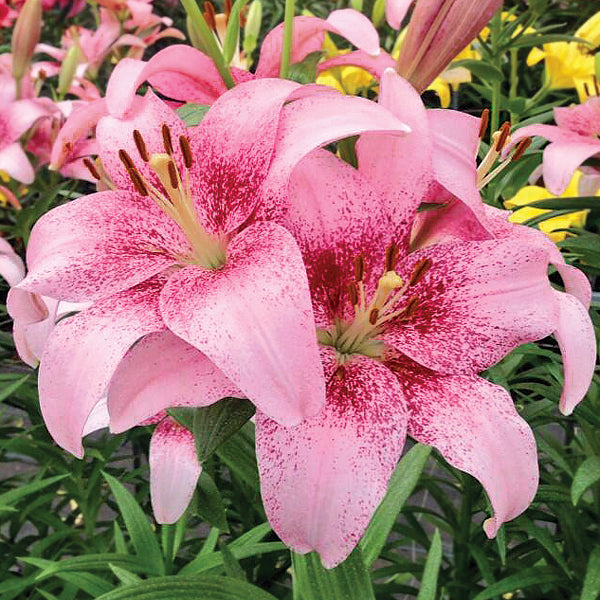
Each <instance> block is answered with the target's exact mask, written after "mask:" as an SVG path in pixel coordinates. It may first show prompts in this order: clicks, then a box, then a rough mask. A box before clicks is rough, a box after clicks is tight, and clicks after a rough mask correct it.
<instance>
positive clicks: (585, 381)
mask: <svg viewBox="0 0 600 600" xmlns="http://www.w3.org/2000/svg"><path fill="white" fill-rule="evenodd" d="M555 295H556V297H557V300H558V305H559V307H560V312H559V318H558V325H557V327H556V330H555V331H554V337H555V338H556V341H557V342H558V345H559V347H560V351H561V354H562V357H563V364H564V369H565V387H564V390H563V393H562V396H561V399H560V411H561V412H562V413H563V414H565V415H570V414H571V413H572V412H573V409H574V408H575V407H576V406H577V404H578V403H579V402H580V401H581V400H583V397H584V396H585V394H586V392H587V390H588V388H589V387H590V383H591V381H592V377H593V376H594V367H595V366H596V336H595V334H594V326H593V324H592V321H591V319H590V316H589V314H588V312H587V310H586V308H585V307H584V306H583V305H582V304H581V302H579V300H577V298H574V297H573V296H571V295H569V294H563V293H561V292H555Z"/></svg>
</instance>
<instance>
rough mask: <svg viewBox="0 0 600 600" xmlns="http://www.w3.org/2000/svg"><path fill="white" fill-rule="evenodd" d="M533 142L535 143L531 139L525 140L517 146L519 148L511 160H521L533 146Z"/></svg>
mask: <svg viewBox="0 0 600 600" xmlns="http://www.w3.org/2000/svg"><path fill="white" fill-rule="evenodd" d="M532 142H533V140H532V138H530V137H526V138H523V139H522V140H521V141H520V142H519V143H518V144H517V147H516V148H515V151H514V153H513V155H512V156H511V157H510V160H512V161H515V160H519V159H520V158H522V157H523V154H525V152H527V149H528V148H529V146H531V144H532Z"/></svg>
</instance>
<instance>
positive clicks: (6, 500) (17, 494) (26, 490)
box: [0, 475, 68, 506]
mask: <svg viewBox="0 0 600 600" xmlns="http://www.w3.org/2000/svg"><path fill="white" fill-rule="evenodd" d="M65 477H68V475H55V476H54V477H48V479H40V480H39V481H33V482H31V483H29V484H27V485H22V486H21V487H18V488H16V489H14V490H10V491H8V492H5V493H4V494H0V505H2V506H9V505H11V504H14V503H15V502H17V501H18V500H20V499H21V498H24V497H25V496H29V495H30V494H34V493H35V492H39V491H40V490H43V489H44V488H45V487H48V486H49V485H52V484H53V483H56V482H57V481H60V480H61V479H64V478H65Z"/></svg>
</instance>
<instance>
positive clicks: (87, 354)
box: [38, 276, 164, 457]
mask: <svg viewBox="0 0 600 600" xmlns="http://www.w3.org/2000/svg"><path fill="white" fill-rule="evenodd" d="M163 285H164V277H162V276H157V277H155V278H153V279H150V280H148V281H146V282H144V283H142V284H140V285H138V286H136V287H134V288H132V289H130V290H127V291H125V292H121V293H119V294H116V295H114V296H112V297H110V298H106V299H104V300H102V301H100V302H98V303H96V304H95V305H93V306H92V307H91V308H89V309H87V310H85V311H83V312H80V313H79V314H77V315H75V316H74V317H70V318H67V319H63V320H62V321H61V322H60V323H58V324H57V325H56V327H55V328H54V331H53V332H52V333H51V335H50V337H49V338H48V341H47V343H46V346H45V349H44V353H43V355H42V359H41V364H40V373H39V381H38V385H39V393H40V408H41V410H42V414H43V416H44V421H45V422H46V426H47V427H48V431H49V432H50V434H51V435H52V437H53V438H54V440H55V441H56V443H57V444H59V445H60V446H62V447H63V448H64V449H65V450H68V451H69V452H71V453H72V454H75V456H78V457H82V456H83V446H82V445H81V436H82V434H83V431H84V427H85V424H86V421H87V419H88V417H89V415H90V413H91V412H92V410H93V409H94V407H95V406H96V404H97V403H98V401H99V400H100V399H101V398H103V397H104V396H105V395H106V390H107V386H108V383H109V382H110V379H111V377H112V375H113V373H114V371H115V369H116V368H117V366H118V364H119V362H120V361H121V359H122V358H123V356H124V355H125V353H126V352H127V350H129V348H130V347H131V345H132V344H134V343H135V342H136V341H137V340H139V339H140V338H141V337H143V336H144V335H147V334H149V333H152V332H154V331H160V330H162V329H164V325H163V322H162V318H161V316H160V313H159V310H158V297H159V292H160V290H161V289H162V287H163Z"/></svg>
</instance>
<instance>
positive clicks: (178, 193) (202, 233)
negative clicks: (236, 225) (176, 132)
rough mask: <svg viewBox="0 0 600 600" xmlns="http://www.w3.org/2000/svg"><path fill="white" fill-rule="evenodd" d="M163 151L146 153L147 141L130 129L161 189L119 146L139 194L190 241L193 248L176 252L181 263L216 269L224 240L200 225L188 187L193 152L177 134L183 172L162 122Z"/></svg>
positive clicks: (223, 258) (222, 259)
mask: <svg viewBox="0 0 600 600" xmlns="http://www.w3.org/2000/svg"><path fill="white" fill-rule="evenodd" d="M162 135H163V143H164V148H165V152H161V153H155V154H151V155H149V154H148V151H147V149H146V144H145V143H144V140H143V138H142V135H141V134H140V132H139V131H138V130H137V129H136V130H134V132H133V139H134V141H135V145H136V147H137V150H138V153H139V155H140V158H141V159H142V160H143V161H144V162H146V163H147V164H148V166H149V167H150V169H151V170H152V171H153V172H154V173H155V174H156V176H157V177H158V180H159V181H160V183H161V186H162V190H161V189H158V188H157V187H155V186H154V185H153V184H152V183H151V182H150V181H148V179H146V178H145V177H144V176H143V175H142V174H141V173H140V172H139V170H138V169H137V167H136V166H135V163H134V162H133V160H132V159H131V157H130V156H129V154H128V153H127V152H126V151H125V150H123V149H121V150H119V158H120V159H121V162H122V163H123V165H125V168H126V169H127V173H128V175H129V177H130V179H131V182H132V183H133V185H134V187H135V189H136V191H137V192H138V193H139V194H140V195H141V196H147V197H149V198H150V199H151V200H152V201H153V202H154V203H155V204H157V205H158V206H160V208H162V210H163V211H164V212H165V213H166V214H167V215H168V216H169V217H170V218H171V219H173V221H175V223H177V225H178V226H179V228H180V229H181V231H182V232H183V234H184V235H185V237H186V238H187V240H188V241H189V243H190V246H191V248H192V251H191V253H190V254H188V255H185V256H178V257H177V258H178V260H179V261H180V262H181V263H183V264H197V265H202V266H203V267H207V268H209V269H217V268H218V267H220V266H222V265H224V264H225V262H226V240H225V239H224V238H221V237H217V236H214V235H211V234H209V233H208V232H207V231H206V229H205V228H204V227H203V225H202V223H201V222H200V219H199V217H198V213H197V212H196V209H195V207H194V198H193V196H192V192H191V189H190V168H191V167H192V165H193V156H192V151H191V148H190V143H189V140H188V138H187V137H186V136H184V135H182V136H179V140H178V141H179V150H180V152H181V155H182V157H183V164H184V170H183V174H182V173H181V172H180V170H179V169H178V167H177V165H176V163H175V161H174V160H173V155H174V152H175V151H174V147H173V141H172V136H171V130H170V129H169V127H168V126H167V125H163V126H162Z"/></svg>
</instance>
